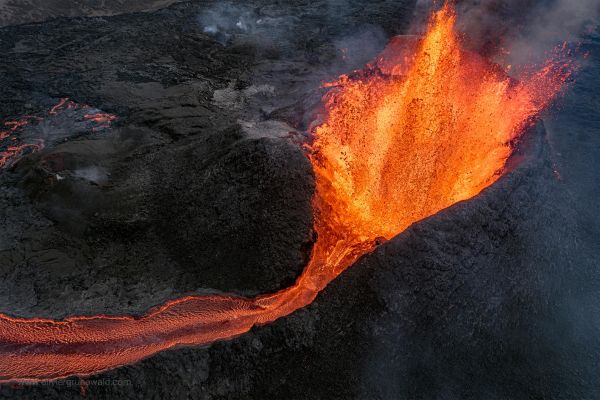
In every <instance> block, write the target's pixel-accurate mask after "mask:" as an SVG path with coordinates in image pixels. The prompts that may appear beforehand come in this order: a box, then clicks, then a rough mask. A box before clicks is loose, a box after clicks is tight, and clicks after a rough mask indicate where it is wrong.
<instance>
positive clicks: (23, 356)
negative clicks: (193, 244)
mask: <svg viewBox="0 0 600 400" xmlns="http://www.w3.org/2000/svg"><path fill="white" fill-rule="evenodd" d="M455 24H456V15H455V11H454V9H453V7H452V6H451V5H450V4H446V5H444V6H443V7H442V8H441V9H440V10H438V11H436V12H435V13H433V14H432V16H431V17H430V20H429V24H428V28H427V31H426V33H425V35H424V36H423V37H422V38H418V39H414V38H402V37H397V38H395V39H393V40H392V42H391V43H390V44H389V45H388V47H387V48H386V49H385V51H384V52H383V53H382V54H381V55H380V56H379V57H377V58H376V59H375V60H374V61H372V62H371V63H370V64H368V65H367V66H366V67H365V68H364V70H362V71H357V72H355V73H354V74H352V75H343V76H341V77H340V78H339V79H337V80H336V81H334V82H330V83H327V84H325V85H324V86H326V87H327V88H329V91H328V93H327V94H326V95H325V97H324V99H323V106H324V114H325V118H324V121H323V122H322V123H321V124H320V125H318V126H317V127H316V128H314V130H313V132H312V136H313V139H312V141H311V143H310V144H309V145H306V150H307V152H308V157H309V159H310V162H311V163H312V166H313V170H314V172H315V177H316V191H315V194H314V198H313V208H314V216H315V219H314V221H315V223H314V224H315V225H314V229H315V231H316V233H317V240H316V243H315V244H314V247H313V249H312V254H311V258H310V261H309V262H308V265H307V266H306V268H305V269H304V272H303V273H302V275H301V276H300V277H299V278H298V279H297V281H296V282H295V283H294V284H293V285H292V286H290V287H288V288H286V289H283V290H281V291H279V292H276V293H273V294H267V295H260V296H258V297H254V298H245V297H236V296H224V295H207V296H191V297H184V298H179V299H176V300H173V301H169V302H167V303H166V304H163V305H161V306H159V307H156V308H154V309H151V310H150V311H149V312H148V313H147V314H145V315H143V316H142V317H131V316H106V315H97V316H85V317H83V316H74V317H68V318H66V319H64V320H49V319H36V318H33V319H22V318H14V317H10V316H8V315H0V343H2V346H0V380H1V381H38V380H52V379H57V378H61V377H66V376H73V375H78V376H88V375H91V374H95V373H98V372H100V371H105V370H108V369H112V368H116V367H119V366H122V365H125V364H130V363H134V362H136V361H139V360H141V359H143V358H145V357H148V356H150V355H152V354H155V353H157V352H160V351H163V350H166V349H169V348H173V347H175V346H182V345H185V346H191V345H203V344H207V343H211V342H214V341H217V340H223V339H228V338H232V337H234V336H237V335H241V334H243V333H244V332H247V331H248V330H250V329H251V328H252V327H253V326H254V325H256V324H266V323H269V322H271V321H274V320H276V319H278V318H280V317H283V316H286V315H288V314H290V313H292V312H293V311H295V310H297V309H299V308H301V307H304V306H306V305H308V304H310V303H311V302H312V301H313V300H314V299H315V297H316V296H317V294H318V293H319V291H321V290H322V289H323V288H325V286H327V284H328V283H329V282H331V281H332V280H333V279H334V278H335V277H336V276H338V275H339V274H340V273H342V272H343V271H344V270H345V269H346V268H348V267H349V266H350V265H352V264H353V263H354V262H355V261H356V260H357V259H358V258H359V257H361V256H362V255H364V254H366V253H368V252H370V251H371V250H372V249H373V248H374V247H375V245H376V243H378V241H379V240H380V238H386V239H390V238H392V237H393V236H395V235H397V234H399V233H401V232H402V231H403V230H405V229H406V228H407V227H408V226H410V225H411V224H413V223H415V222H416V221H419V220H421V219H423V218H426V217H428V216H431V215H433V214H435V213H437V212H439V211H440V210H443V209H445V208H447V207H449V206H451V205H453V204H455V203H457V202H460V201H463V200H467V199H469V198H472V197H474V196H476V195H477V194H479V193H480V192H481V191H482V190H483V189H485V188H486V187H488V186H490V185H492V184H493V183H494V182H495V181H496V180H497V179H499V178H500V177H501V176H502V173H503V172H504V170H505V164H506V161H507V159H508V158H509V157H510V156H511V153H512V151H513V146H514V143H515V142H516V141H517V140H518V139H519V137H520V135H521V134H522V133H523V132H524V131H525V130H526V129H527V128H528V127H529V126H530V125H531V124H532V123H533V122H534V121H535V119H536V117H537V116H538V114H539V113H540V112H541V111H542V110H543V109H544V108H545V107H547V106H548V105H549V103H550V102H551V101H552V100H553V99H554V97H555V96H556V95H557V94H558V93H559V92H560V91H561V88H562V87H563V85H564V83H565V81H566V80H567V79H568V78H569V77H570V75H571V74H572V72H573V70H574V68H575V65H574V64H573V63H571V62H569V61H567V62H565V61H564V58H563V57H560V55H558V54H557V56H556V58H552V59H549V60H547V62H546V63H545V65H543V66H541V67H539V68H533V67H532V68H529V69H527V70H526V71H527V72H523V73H522V75H521V76H518V77H516V79H515V78H511V77H509V76H508V75H507V74H506V73H505V71H503V70H502V68H500V67H499V66H498V65H495V64H493V63H492V62H490V61H488V60H486V59H484V58H482V57H481V56H479V55H477V54H475V53H472V52H470V51H467V50H465V49H464V48H463V46H462V44H461V39H460V36H459V35H458V34H457V32H456V31H455ZM98 118H100V119H102V118H101V117H98ZM103 121H104V120H101V121H100V123H101V122H103Z"/></svg>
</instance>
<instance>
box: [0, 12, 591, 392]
mask: <svg viewBox="0 0 600 400" xmlns="http://www.w3.org/2000/svg"><path fill="white" fill-rule="evenodd" d="M107 3H108V2H107ZM115 3H119V4H118V5H119V7H117V5H115V6H111V5H107V6H106V8H105V9H104V10H103V11H102V14H104V15H110V14H120V13H123V12H125V13H124V14H122V15H115V16H110V17H108V16H106V17H96V16H95V15H99V14H98V13H97V12H96V11H89V9H86V8H85V7H83V8H80V9H78V10H75V9H74V8H73V9H72V10H71V11H68V12H66V11H62V10H61V9H60V8H54V9H53V10H51V11H52V12H48V13H47V14H43V13H42V14H36V16H35V19H34V20H37V21H42V22H39V23H33V24H25V25H18V26H8V27H5V28H2V29H1V30H0V49H1V51H2V54H4V57H3V58H2V60H0V88H1V92H0V93H1V96H2V97H1V101H0V115H2V116H3V117H5V118H6V119H7V120H9V119H15V118H18V117H20V116H23V115H34V116H43V118H44V121H43V122H39V123H37V122H36V123H33V124H32V125H31V126H27V127H25V128H23V129H24V130H23V132H24V133H23V134H24V135H25V137H27V135H29V136H33V135H38V134H39V135H42V136H43V137H44V138H45V139H46V142H47V147H46V148H45V149H43V150H42V151H40V152H37V153H33V154H30V155H28V156H26V157H24V158H23V159H22V160H20V161H19V162H18V163H16V164H15V165H14V166H12V167H11V168H7V169H3V170H0V202H1V207H0V216H1V221H2V223H1V224H0V306H1V309H0V312H3V313H6V314H10V315H14V316H23V317H33V316H37V317H52V318H62V317H65V316H68V315H73V314H79V315H80V314H100V313H103V314H123V313H130V314H142V313H144V312H145V311H146V310H147V309H148V308H149V307H151V306H153V305H156V304H160V303H162V302H164V301H165V300H167V299H171V298H175V297H178V296H181V295H185V294H199V293H207V292H227V293H236V294H243V295H254V294H258V293H266V292H271V291H274V290H277V289H279V288H283V287H286V286H288V285H290V284H291V283H292V282H293V281H294V279H295V278H296V277H297V276H298V274H299V273H300V272H301V270H302V268H303V267H304V265H305V264H306V261H307V258H308V256H309V252H310V249H311V245H312V243H313V241H314V235H313V232H312V207H311V196H312V191H313V187H314V182H313V176H312V171H311V167H310V164H309V162H308V161H307V159H306V158H305V156H304V154H303V151H302V149H301V147H300V145H299V143H302V142H303V141H304V140H305V139H306V138H305V136H306V132H307V131H308V130H309V128H310V125H311V124H312V123H314V121H318V120H319V115H318V112H319V111H320V107H319V102H320V97H321V95H322V93H323V92H322V89H320V88H319V86H320V83H321V82H323V81H326V80H329V79H332V78H335V77H336V76H337V75H339V74H340V73H342V72H348V71H351V70H353V69H355V68H359V67H361V66H362V65H363V64H364V63H365V62H367V61H369V60H370V59H371V58H372V57H373V56H374V55H376V54H377V52H378V51H379V50H381V48H382V47H383V46H384V45H385V43H386V41H387V38H389V37H390V36H391V35H394V34H398V33H403V32H405V31H406V30H407V29H408V27H409V25H410V23H411V21H413V19H414V15H413V13H414V10H415V7H416V1H410V0H407V1H385V0H384V1H377V2H369V3H367V2H361V1H350V0H348V1H343V2H336V1H325V0H322V1H295V2H276V1H266V0H255V1H252V2H244V3H241V2H239V3H238V2H227V3H224V2H198V1H184V2H178V3H176V4H173V5H170V6H168V7H166V8H162V9H160V10H158V11H153V12H144V13H127V12H131V11H142V9H144V8H152V7H151V6H149V5H148V6H147V7H139V6H138V5H136V4H134V3H135V2H132V1H129V2H115ZM129 3H131V4H129ZM154 3H156V4H157V5H158V4H159V3H168V2H167V1H164V2H154ZM509 3H512V4H509V6H506V7H501V6H498V7H496V8H494V7H489V8H490V10H489V12H490V13H492V14H493V13H496V14H501V15H503V16H505V15H504V14H510V15H513V14H514V15H518V17H519V18H518V19H515V20H519V21H521V20H526V18H525V17H524V16H525V15H530V16H531V15H533V13H535V12H536V11H538V10H537V9H536V7H530V4H531V3H534V2H525V3H527V7H525V8H524V9H523V10H520V9H518V8H515V7H516V6H515V4H514V3H515V2H509ZM48 4H49V3H48ZM148 4H150V3H148ZM160 5H162V4H160ZM110 7H112V8H110ZM511 7H512V8H511ZM82 10H83V11H82ZM521 11H522V12H521ZM86 13H87V14H88V15H94V17H90V18H58V19H52V18H53V17H56V16H61V15H62V16H75V15H85V14H86ZM527 13H529V14H527ZM494 15H495V14H494ZM15 18H16V17H15ZM19 18H20V17H19ZM19 18H16V19H14V20H12V22H11V21H8V22H4V24H6V25H11V24H15V23H21V22H28V21H27V20H23V19H19ZM505 19H508V17H506V18H505ZM485 45H486V42H485V41H482V43H481V46H482V47H483V46H485ZM582 46H583V48H584V49H585V50H587V51H589V52H590V55H589V57H588V58H587V60H586V62H585V65H584V68H583V70H582V71H581V72H580V74H579V75H578V77H577V79H576V82H575V83H574V84H572V85H571V87H570V88H569V89H568V91H567V93H566V95H565V98H564V99H563V100H561V101H560V102H559V103H558V104H557V106H556V107H555V109H553V110H550V111H549V112H548V115H546V116H545V119H544V121H545V123H544V125H545V128H544V125H542V124H540V125H538V126H537V128H536V129H535V131H534V132H532V133H531V134H530V135H529V136H528V138H529V139H528V143H526V144H523V148H522V150H521V152H522V156H523V158H524V160H523V161H522V163H521V164H520V165H519V166H518V167H517V168H515V169H514V170H513V171H512V172H510V173H509V174H508V175H507V176H505V177H504V178H502V179H501V180H500V181H499V182H497V183H496V184H495V185H493V186H492V187H490V188H489V189H487V190H486V191H484V192H483V193H482V194H481V195H480V196H478V197H476V198H475V199H472V200H470V201H467V202H463V203H460V204H457V205H455V206H453V207H451V208H450V209H447V210H445V211H443V212H441V213H439V214H438V215H435V216H433V217H431V218H428V219H426V220H424V221H421V222H419V223H417V224H415V225H414V226H413V227H411V228H410V229H408V230H407V231H406V232H404V233H402V234H401V235H399V236H398V237H396V238H395V239H393V240H391V241H390V242H388V243H386V244H384V245H382V246H380V247H379V248H378V249H377V250H376V251H374V252H373V253H372V254H370V255H367V256H365V257H363V258H362V259H361V260H360V261H359V262H358V263H357V264H356V265H354V266H353V267H351V268H350V269H349V270H348V271H346V272H345V273H343V274H342V275H341V276H340V277H339V278H338V279H337V280H335V281H334V282H333V283H332V284H331V285H330V286H329V287H328V288H327V289H326V290H325V291H324V292H323V293H321V294H320V295H319V297H318V298H317V300H316V301H315V302H314V303H313V304H311V305H310V306H309V307H307V308H305V309H302V310H299V311H297V312H296V313H294V314H293V315H291V316H289V317H286V318H283V319H281V320H278V321H276V322H275V323H273V324H271V325H268V326H263V327H256V328H255V329H253V331H252V332H250V333H249V334H246V335H243V336H242V337H240V338H237V339H234V340H231V341H226V342H220V343H215V344H213V345H211V346H209V347H206V348H186V349H177V350H173V351H168V352H165V353H161V354H159V355H157V356H155V357H152V358H150V359H147V360H145V361H142V362H140V363H138V364H135V365H131V366H125V367H122V368H119V369H116V370H114V371H110V372H108V373H105V374H101V375H99V376H95V377H91V378H89V380H88V383H87V385H84V388H85V389H83V390H82V388H81V387H80V385H79V381H78V379H77V378H74V379H71V380H66V381H59V382H52V383H50V384H44V385H35V386H6V385H4V386H0V397H1V398H44V399H46V398H80V397H81V396H82V393H83V394H85V396H87V397H89V398H156V399H179V398H200V399H231V398H234V399H236V398H239V399H247V398H254V399H265V398H284V399H407V400H412V399H484V398H485V399H491V400H493V399H594V398H600V373H599V372H598V364H599V363H600V334H599V333H600V332H599V330H600V329H599V328H600V307H599V306H598V304H599V301H598V299H599V298H600V282H599V279H598V272H597V270H596V269H597V267H598V266H599V265H600V241H599V240H598V238H599V237H600V219H599V217H598V215H600V209H599V208H600V202H599V201H598V198H599V195H600V181H599V180H598V178H597V174H596V171H597V170H598V166H599V165H600V120H599V119H598V111H597V110H598V109H599V107H600V87H599V86H598V82H600V80H599V78H600V55H599V54H598V52H599V51H600V36H598V33H597V31H589V32H587V33H586V34H585V36H584V37H583V43H582ZM62 98H69V99H71V100H72V101H73V102H74V103H76V104H79V105H87V106H88V107H90V108H92V109H93V110H95V111H94V112H103V113H110V114H111V115H115V116H116V119H115V120H114V121H112V122H111V124H110V126H109V127H103V128H102V129H99V130H94V129H93V128H94V126H91V125H82V124H81V120H82V118H83V119H85V116H84V115H79V114H77V113H76V112H77V110H67V111H65V112H64V113H58V114H56V115H54V114H49V110H51V109H52V107H53V106H54V105H55V104H57V102H59V100H60V99H62ZM78 121H79V122H78ZM60 382H62V383H60Z"/></svg>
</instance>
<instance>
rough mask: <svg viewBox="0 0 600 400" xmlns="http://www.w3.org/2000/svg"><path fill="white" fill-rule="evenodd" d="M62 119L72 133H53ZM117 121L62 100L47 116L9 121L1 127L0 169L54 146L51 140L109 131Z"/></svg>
mask: <svg viewBox="0 0 600 400" xmlns="http://www.w3.org/2000/svg"><path fill="white" fill-rule="evenodd" d="M63 116H64V119H66V120H67V122H68V123H69V124H73V127H72V130H71V129H68V130H66V131H64V132H61V130H60V129H54V130H55V131H56V132H52V131H53V129H52V128H53V127H52V122H53V121H54V120H60V119H61V117H63ZM71 119H73V121H71ZM116 119H117V117H116V116H115V115H112V114H108V113H105V112H101V111H100V110H97V109H95V108H92V107H90V106H87V105H82V104H77V103H75V102H73V101H71V100H69V99H68V98H63V99H60V101H59V102H58V103H57V104H56V105H54V106H53V107H52V108H50V110H48V112H47V115H25V116H23V117H20V118H18V119H16V120H7V121H5V122H4V123H3V124H1V125H0V169H2V168H10V167H12V166H13V165H15V164H16V163H17V162H18V161H19V160H20V159H21V158H23V157H24V156H25V155H27V154H30V153H35V152H38V151H40V150H42V149H44V148H45V147H46V146H47V145H48V144H52V143H48V141H49V142H59V141H61V140H65V139H68V138H69V137H70V136H72V135H73V134H74V133H76V132H77V131H83V132H99V131H102V130H105V129H108V128H110V126H111V124H112V123H113V122H114V121H115V120H116ZM76 125H79V126H76ZM1 126H3V127H1Z"/></svg>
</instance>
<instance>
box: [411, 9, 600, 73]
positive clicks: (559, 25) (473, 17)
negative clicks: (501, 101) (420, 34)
mask: <svg viewBox="0 0 600 400" xmlns="http://www.w3.org/2000/svg"><path fill="white" fill-rule="evenodd" d="M457 3H458V5H457V9H458V12H459V16H460V19H459V29H460V30H461V31H463V32H464V33H465V34H466V40H467V42H468V45H469V46H470V47H471V48H474V49H475V50H477V51H479V52H481V53H487V54H488V55H492V54H496V55H497V54H508V57H506V59H505V62H506V63H507V64H511V65H513V66H516V67H518V66H523V65H527V64H531V63H537V62H539V61H541V60H543V59H544V58H545V57H546V56H547V54H548V52H550V51H552V49H553V48H555V47H557V46H560V45H562V44H563V43H565V42H567V43H569V44H574V45H576V44H577V43H578V42H580V41H581V40H582V38H583V37H585V36H586V35H588V34H590V33H592V32H594V30H595V29H597V27H598V25H599V23H600V2H599V1H598V0H541V1H536V0H458V1H457ZM436 4H437V5H439V2H433V1H432V0H419V1H418V3H417V11H416V18H415V20H416V21H417V22H416V24H415V26H414V27H413V29H414V30H417V31H418V30H420V29H421V27H422V22H423V21H424V17H423V16H424V15H426V14H427V12H428V10H429V9H431V8H432V7H436Z"/></svg>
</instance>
